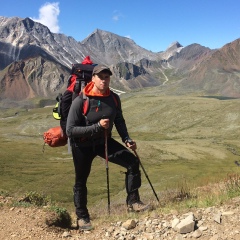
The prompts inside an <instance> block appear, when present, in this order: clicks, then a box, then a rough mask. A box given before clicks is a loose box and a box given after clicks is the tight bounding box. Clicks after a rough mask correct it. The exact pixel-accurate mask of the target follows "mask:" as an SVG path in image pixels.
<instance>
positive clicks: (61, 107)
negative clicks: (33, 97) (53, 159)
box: [43, 56, 119, 147]
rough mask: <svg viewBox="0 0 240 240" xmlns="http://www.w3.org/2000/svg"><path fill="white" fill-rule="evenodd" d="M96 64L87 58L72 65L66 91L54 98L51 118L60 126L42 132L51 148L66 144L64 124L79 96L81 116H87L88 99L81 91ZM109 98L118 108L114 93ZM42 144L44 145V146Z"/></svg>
mask: <svg viewBox="0 0 240 240" xmlns="http://www.w3.org/2000/svg"><path fill="white" fill-rule="evenodd" d="M94 66H96V64H93V63H92V61H91V60H90V57H89V56H87V57H86V58H85V59H84V61H83V62H82V63H81V64H73V65H72V71H71V75H70V76H69V78H68V85H67V90H66V91H65V92H64V93H63V94H61V93H60V94H59V95H58V96H57V98H56V100H57V104H56V106H55V107H54V108H53V117H54V118H55V119H57V120H60V126H58V127H54V128H50V129H49V130H48V131H47V132H44V134H43V139H44V142H45V143H47V144H48V145H49V146H51V147H60V146H64V145H66V144H67V137H66V124H67V117H68V113H69V110H70V107H71V104H72V101H73V100H74V99H75V98H76V97H77V96H79V95H80V94H81V96H82V98H83V105H82V106H79V107H81V108H82V112H83V115H86V114H87V111H88V109H89V98H88V97H87V96H86V95H85V94H83V92H82V90H83V88H84V87H85V86H86V84H87V83H89V82H90V81H91V79H92V72H93V68H94ZM110 94H111V96H112V97H113V100H114V102H115V105H116V107H118V104H119V103H118V100H117V98H116V96H115V95H114V93H113V92H112V91H110ZM45 143H44V145H45Z"/></svg>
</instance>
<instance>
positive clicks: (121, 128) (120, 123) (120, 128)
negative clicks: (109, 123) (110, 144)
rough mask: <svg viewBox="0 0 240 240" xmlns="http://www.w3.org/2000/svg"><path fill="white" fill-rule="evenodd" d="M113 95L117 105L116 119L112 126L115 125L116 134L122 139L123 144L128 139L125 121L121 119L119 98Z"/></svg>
mask: <svg viewBox="0 0 240 240" xmlns="http://www.w3.org/2000/svg"><path fill="white" fill-rule="evenodd" d="M114 95H115V98H116V99H117V103H118V106H117V114H116V117H115V120H114V124H115V127H116V129H117V132H118V134H119V135H120V137H121V138H122V141H123V142H125V141H126V140H127V139H130V137H129V134H128V130H127V126H126V122H125V119H124V117H123V113H122V106H121V101H120V98H119V96H118V95H117V94H114Z"/></svg>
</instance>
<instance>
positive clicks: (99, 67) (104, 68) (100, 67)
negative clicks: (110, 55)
mask: <svg viewBox="0 0 240 240" xmlns="http://www.w3.org/2000/svg"><path fill="white" fill-rule="evenodd" d="M102 71H108V72H109V74H110V75H112V72H111V70H110V68H109V67H107V66H105V65H97V66H95V67H94V69H93V73H92V75H94V74H98V73H100V72H102Z"/></svg>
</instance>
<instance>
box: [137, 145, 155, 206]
mask: <svg viewBox="0 0 240 240" xmlns="http://www.w3.org/2000/svg"><path fill="white" fill-rule="evenodd" d="M133 152H134V153H135V155H136V157H137V158H138V161H139V164H140V166H141V168H142V170H143V172H144V174H145V176H146V178H147V180H148V182H149V184H150V186H151V188H152V190H153V193H154V195H155V197H156V199H157V201H158V202H159V199H158V196H157V194H156V192H155V190H154V188H153V185H152V183H151V181H150V179H149V177H148V175H147V173H146V171H145V169H144V167H143V165H142V163H141V161H140V158H139V156H138V154H137V152H136V150H133Z"/></svg>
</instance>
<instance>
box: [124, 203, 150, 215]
mask: <svg viewBox="0 0 240 240" xmlns="http://www.w3.org/2000/svg"><path fill="white" fill-rule="evenodd" d="M148 209H149V204H144V203H143V202H142V201H138V202H135V203H133V204H131V205H128V212H143V211H145V210H148Z"/></svg>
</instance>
